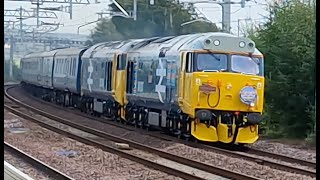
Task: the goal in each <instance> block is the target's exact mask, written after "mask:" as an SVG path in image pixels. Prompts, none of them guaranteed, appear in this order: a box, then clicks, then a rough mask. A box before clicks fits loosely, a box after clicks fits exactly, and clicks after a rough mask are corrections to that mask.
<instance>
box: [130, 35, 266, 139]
mask: <svg viewBox="0 0 320 180" xmlns="http://www.w3.org/2000/svg"><path fill="white" fill-rule="evenodd" d="M175 39H176V40H177V39H179V40H178V41H175ZM217 40H218V41H219V43H217ZM155 41H157V40H155ZM158 41H159V42H160V41H161V39H159V40H158ZM170 42H172V44H170ZM213 43H216V44H213ZM243 43H244V44H243ZM131 51H132V52H130V51H129V52H128V62H127V88H126V95H125V104H126V105H125V107H124V112H125V114H126V121H128V122H129V123H130V122H131V123H136V124H140V125H142V126H144V125H145V126H148V127H149V126H153V127H160V128H163V129H166V130H171V131H172V132H173V133H174V134H178V136H180V135H183V136H185V137H189V136H190V135H192V136H193V137H195V138H196V139H198V140H202V141H210V142H216V141H220V142H224V143H244V144H246V143H254V142H255V141H256V140H257V139H258V123H259V122H260V121H261V113H262V110H263V92H264V77H263V56H262V54H261V53H260V52H259V51H258V50H257V49H255V47H254V42H252V41H251V40H249V39H246V38H238V37H234V36H232V35H229V34H225V33H202V34H194V35H186V36H183V37H181V36H178V37H174V38H171V39H170V37H167V40H166V38H163V42H161V43H160V44H158V43H156V42H154V41H153V42H150V43H149V44H148V45H146V46H144V47H140V48H136V49H135V48H133V49H131ZM132 54H134V55H132ZM207 65H208V67H209V69H199V68H205V67H206V66H207ZM200 66H203V67H200ZM197 68H198V69H197ZM219 68H220V69H219ZM177 87H178V88H177ZM137 117H139V118H137ZM141 117H143V118H141Z"/></svg>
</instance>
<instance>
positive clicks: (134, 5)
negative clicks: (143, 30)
mask: <svg viewBox="0 0 320 180" xmlns="http://www.w3.org/2000/svg"><path fill="white" fill-rule="evenodd" d="M133 20H135V21H136V20H137V0H133Z"/></svg>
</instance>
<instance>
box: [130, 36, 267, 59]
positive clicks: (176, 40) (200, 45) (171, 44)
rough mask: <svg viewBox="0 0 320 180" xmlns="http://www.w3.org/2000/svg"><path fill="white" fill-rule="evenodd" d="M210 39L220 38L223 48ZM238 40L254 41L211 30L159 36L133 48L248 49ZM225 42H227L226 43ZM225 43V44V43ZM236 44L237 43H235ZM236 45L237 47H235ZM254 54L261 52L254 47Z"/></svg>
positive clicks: (156, 49)
mask: <svg viewBox="0 0 320 180" xmlns="http://www.w3.org/2000/svg"><path fill="white" fill-rule="evenodd" d="M207 39H210V40H211V41H214V40H216V39H217V40H220V43H221V45H224V46H221V48H218V46H213V45H211V46H208V45H206V44H205V43H204V42H205V41H206V40H207ZM237 41H239V42H240V41H244V42H247V43H249V42H252V43H253V45H254V42H253V41H251V40H250V39H248V38H242V37H237V36H234V35H232V34H228V33H221V32H209V33H197V34H189V35H180V36H170V37H163V38H157V39H155V40H153V41H150V42H149V43H146V44H145V45H144V46H141V47H138V48H133V49H131V50H134V51H139V52H157V53H159V52H160V51H161V49H163V48H165V49H167V51H168V52H170V51H171V52H179V51H181V50H202V49H208V50H221V49H222V50H223V49H225V50H226V51H230V50H228V48H230V49H236V50H235V51H244V52H246V51H248V50H247V49H241V48H239V47H238V44H235V42H237ZM224 42H225V43H224ZM223 43H224V44H223ZM234 44H235V45H234ZM235 47H236V48H235ZM251 51H252V52H251V53H253V54H254V55H261V52H260V51H259V50H258V49H256V48H255V47H254V49H252V50H251Z"/></svg>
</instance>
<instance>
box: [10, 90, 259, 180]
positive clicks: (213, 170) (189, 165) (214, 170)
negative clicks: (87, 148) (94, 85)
mask: <svg viewBox="0 0 320 180" xmlns="http://www.w3.org/2000/svg"><path fill="white" fill-rule="evenodd" d="M6 97H7V98H8V99H10V100H11V101H13V102H14V103H16V104H18V105H19V106H20V108H17V107H14V108H13V107H11V106H13V104H11V105H6V104H5V108H6V109H7V110H8V111H10V112H12V113H14V114H16V115H18V116H20V117H22V118H24V119H28V120H31V121H33V122H36V123H38V124H39V125H41V126H43V127H45V128H47V129H50V130H52V131H55V132H57V133H59V134H63V135H66V136H68V137H71V138H73V139H75V140H77V141H79V142H82V143H85V144H89V145H92V146H95V147H98V148H100V149H102V150H105V151H108V152H111V153H113V154H117V155H119V156H122V157H124V158H127V159H130V160H132V161H135V162H138V163H141V164H144V165H146V166H148V167H151V168H154V169H156V170H159V171H163V172H166V173H168V174H172V175H175V176H178V177H181V178H184V179H188V180H189V179H190V180H193V179H194V180H203V179H207V178H209V179H211V178H210V176H211V177H212V176H217V175H218V176H221V177H225V178H230V179H243V180H258V179H259V178H256V177H252V176H248V175H245V174H241V173H237V172H232V171H229V170H225V169H223V168H220V167H215V166H211V165H207V164H204V163H201V162H197V161H193V160H190V159H187V158H183V157H180V156H176V155H173V154H170V153H167V152H164V151H162V150H158V149H155V148H153V147H150V146H146V145H143V144H139V143H136V142H133V141H130V140H126V139H123V138H120V137H116V136H113V135H111V134H107V133H105V132H101V131H97V130H95V129H91V128H89V127H85V126H83V125H81V124H76V123H73V122H70V121H68V120H66V119H62V118H59V117H56V116H54V115H51V114H48V113H46V112H43V111H41V110H39V109H36V108H34V107H31V106H28V105H27V104H24V103H22V102H20V101H18V100H17V99H15V98H13V97H11V96H10V95H8V94H6ZM7 102H8V101H7ZM21 107H23V108H25V109H27V110H31V111H33V112H36V114H40V115H42V116H44V117H47V118H49V119H52V120H54V121H56V122H59V123H61V124H64V125H67V126H70V127H72V128H75V129H78V130H81V131H85V132H87V133H90V134H92V135H95V136H97V137H101V138H104V139H107V140H110V141H113V142H118V143H126V144H129V145H130V146H131V147H132V148H134V149H138V150H140V151H145V152H148V153H150V154H154V155H157V156H160V157H161V158H163V159H167V160H169V161H172V162H174V163H178V164H180V166H185V168H184V169H189V170H188V171H189V172H185V171H183V170H180V169H179V168H173V167H170V165H167V164H163V163H162V164H161V163H156V162H154V161H152V160H149V159H146V158H143V157H140V156H139V155H135V154H132V153H128V152H126V151H124V150H121V149H117V148H114V147H112V146H110V145H106V144H104V143H101V141H97V140H94V139H92V138H85V137H83V136H79V135H76V134H74V133H70V132H68V131H66V130H64V129H62V128H57V127H55V126H53V125H51V124H50V123H46V122H44V121H42V120H39V119H37V118H35V117H32V116H30V115H28V114H26V113H24V112H22V111H23V110H22V108H21ZM176 167H177V165H176ZM197 171H202V172H200V173H198V175H196V174H197V173H196V172H197ZM203 172H204V173H203ZM199 174H200V176H199ZM201 174H202V175H201ZM203 174H204V175H203ZM201 176H202V177H201Z"/></svg>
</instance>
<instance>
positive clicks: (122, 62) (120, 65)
mask: <svg viewBox="0 0 320 180" xmlns="http://www.w3.org/2000/svg"><path fill="white" fill-rule="evenodd" d="M126 61H127V55H126V54H119V55H118V57H117V70H124V69H125V67H126Z"/></svg>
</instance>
